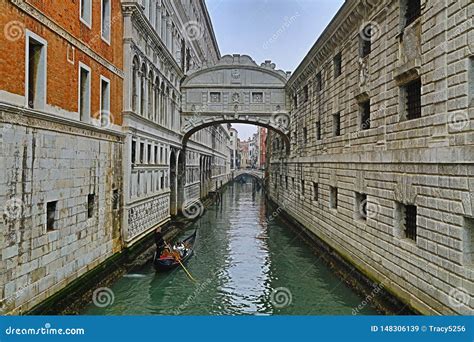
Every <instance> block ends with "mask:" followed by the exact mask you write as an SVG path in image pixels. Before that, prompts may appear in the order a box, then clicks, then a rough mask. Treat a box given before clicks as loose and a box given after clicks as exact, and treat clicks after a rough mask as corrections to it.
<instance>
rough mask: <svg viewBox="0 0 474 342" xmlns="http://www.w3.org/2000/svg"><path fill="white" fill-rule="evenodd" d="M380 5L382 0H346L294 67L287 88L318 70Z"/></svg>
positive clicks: (294, 85) (300, 83) (299, 85)
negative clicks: (298, 63)
mask: <svg viewBox="0 0 474 342" xmlns="http://www.w3.org/2000/svg"><path fill="white" fill-rule="evenodd" d="M382 5H383V1H380V0H347V1H346V2H345V3H344V5H343V6H342V7H341V9H340V10H339V11H338V13H337V14H336V16H335V17H334V18H333V19H332V20H331V22H330V23H329V25H328V26H327V27H326V29H325V30H324V31H323V33H322V34H321V35H320V36H319V38H318V40H317V41H316V43H315V44H314V45H313V47H312V48H311V50H310V52H309V53H308V54H307V55H306V57H305V58H304V59H303V61H302V62H301V63H300V65H299V66H298V67H297V68H296V70H295V72H294V73H293V74H292V76H291V77H290V79H289V80H288V83H287V88H288V89H291V90H293V91H295V90H296V89H298V88H299V87H301V85H302V84H303V83H305V82H307V79H308V77H309V76H310V75H311V74H313V73H315V72H317V71H318V67H319V69H320V68H321V66H322V65H324V64H326V63H327V60H328V59H329V58H330V57H331V56H332V55H333V54H334V53H336V52H337V51H340V50H341V47H342V46H344V44H345V43H346V42H347V41H348V39H349V37H350V35H351V33H352V32H353V30H354V28H356V29H357V28H358V25H359V23H360V22H361V20H363V19H364V18H367V17H368V14H369V13H370V12H374V10H375V9H376V10H379V8H380V6H382Z"/></svg>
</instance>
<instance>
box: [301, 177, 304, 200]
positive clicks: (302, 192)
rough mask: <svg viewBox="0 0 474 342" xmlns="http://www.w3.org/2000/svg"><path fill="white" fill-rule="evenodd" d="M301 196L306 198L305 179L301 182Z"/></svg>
mask: <svg viewBox="0 0 474 342" xmlns="http://www.w3.org/2000/svg"><path fill="white" fill-rule="evenodd" d="M301 194H302V195H303V196H304V179H302V180H301Z"/></svg>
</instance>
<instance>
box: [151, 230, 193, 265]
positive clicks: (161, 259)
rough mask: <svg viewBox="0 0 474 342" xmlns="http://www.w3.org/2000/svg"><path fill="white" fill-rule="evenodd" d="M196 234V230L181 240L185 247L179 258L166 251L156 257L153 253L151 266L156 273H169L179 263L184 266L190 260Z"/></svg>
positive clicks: (175, 254)
mask: <svg viewBox="0 0 474 342" xmlns="http://www.w3.org/2000/svg"><path fill="white" fill-rule="evenodd" d="M196 233H197V230H195V231H194V233H193V234H192V235H190V236H188V237H187V238H186V239H184V240H183V242H182V243H183V245H184V246H185V249H184V251H183V254H182V256H181V257H179V256H178V255H177V253H169V250H168V249H165V251H164V252H163V253H162V254H161V255H158V253H157V252H155V256H154V257H153V266H154V267H155V269H156V270H157V271H169V270H172V269H173V268H176V267H178V266H179V265H180V262H181V263H183V264H184V263H185V262H186V261H187V260H188V259H189V258H191V256H192V255H193V253H194V250H193V246H194V241H195V240H196ZM178 258H179V259H178ZM178 260H179V261H178Z"/></svg>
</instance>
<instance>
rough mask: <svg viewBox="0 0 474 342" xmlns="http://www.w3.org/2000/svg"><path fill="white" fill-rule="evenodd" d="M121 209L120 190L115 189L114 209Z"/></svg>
mask: <svg viewBox="0 0 474 342" xmlns="http://www.w3.org/2000/svg"><path fill="white" fill-rule="evenodd" d="M119 207H120V195H119V191H118V189H114V190H113V192H112V209H113V210H117V209H119Z"/></svg>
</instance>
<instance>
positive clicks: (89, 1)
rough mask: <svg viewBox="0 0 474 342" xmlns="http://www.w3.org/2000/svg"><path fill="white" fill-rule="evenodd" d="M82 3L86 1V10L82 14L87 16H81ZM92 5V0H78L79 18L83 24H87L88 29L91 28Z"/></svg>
mask: <svg viewBox="0 0 474 342" xmlns="http://www.w3.org/2000/svg"><path fill="white" fill-rule="evenodd" d="M83 3H84V4H85V3H87V4H88V6H87V7H88V8H86V10H87V9H88V12H87V13H85V12H84V14H85V15H87V17H85V16H83V15H82V12H83V11H82V7H83ZM92 5H93V1H92V0H79V20H80V21H81V22H82V23H83V24H84V25H85V26H87V27H88V28H89V29H92V13H93V11H92Z"/></svg>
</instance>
